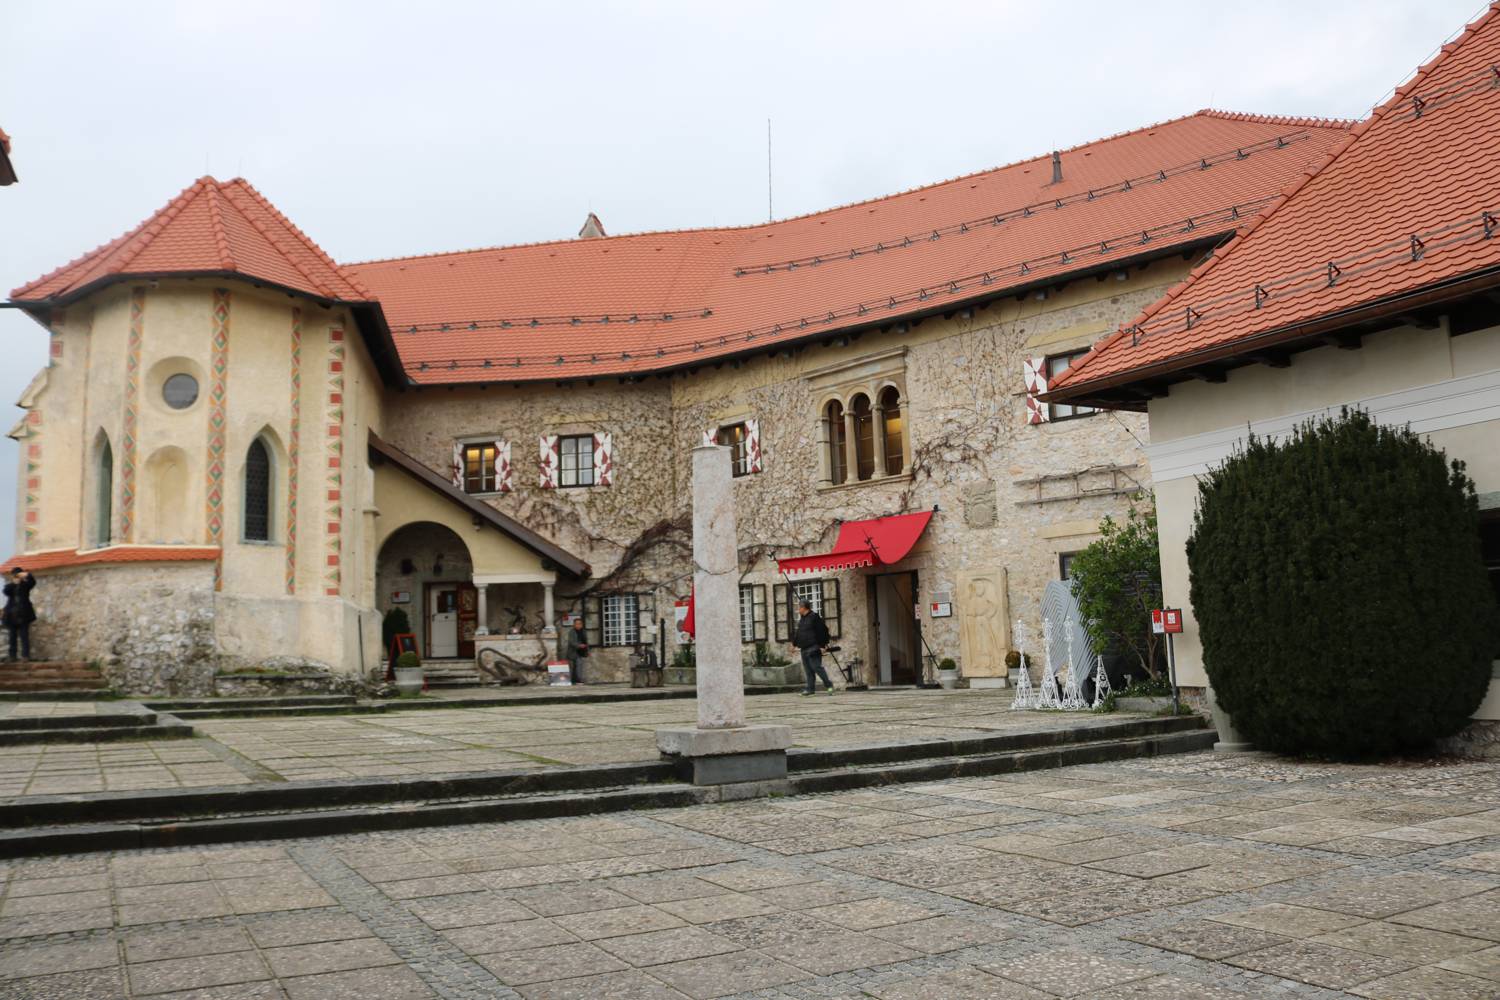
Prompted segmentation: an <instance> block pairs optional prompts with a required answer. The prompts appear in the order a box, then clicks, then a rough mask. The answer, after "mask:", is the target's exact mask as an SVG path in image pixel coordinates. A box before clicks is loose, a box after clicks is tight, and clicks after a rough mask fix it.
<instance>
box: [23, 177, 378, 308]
mask: <svg viewBox="0 0 1500 1000" xmlns="http://www.w3.org/2000/svg"><path fill="white" fill-rule="evenodd" d="M167 274H184V275H190V274H237V275H243V276H244V277H246V278H250V279H253V280H258V281H263V282H267V283H269V284H273V285H279V286H281V287H284V288H288V289H292V290H294V291H299V292H304V293H306V294H307V295H310V296H313V297H315V298H320V299H331V300H338V301H344V302H368V301H370V299H371V296H370V294H369V292H367V291H366V290H365V289H364V288H363V287H362V286H361V285H360V284H359V282H358V281H357V280H355V279H354V278H352V277H351V276H350V275H348V274H346V273H345V272H344V271H343V269H341V268H340V267H339V266H338V265H337V264H335V263H334V262H333V260H332V259H330V258H329V256H328V255H327V254H325V253H324V252H323V251H322V250H321V249H320V248H319V247H318V245H317V244H316V243H314V242H313V241H312V240H310V239H308V238H307V236H306V235H305V234H304V233H303V232H302V231H301V230H300V229H298V228H297V227H296V226H294V225H292V224H291V222H289V221H288V220H287V218H286V216H284V215H282V214H281V213H280V212H278V211H277V210H276V208H275V206H273V205H272V204H271V203H270V202H268V201H266V199H265V198H264V197H262V196H261V194H260V192H259V191H257V190H255V188H253V187H251V186H250V185H249V184H248V183H246V182H245V181H244V180H242V179H239V178H236V179H234V180H231V181H218V180H215V179H214V178H212V177H203V178H200V179H199V180H198V181H196V182H195V183H194V184H192V185H191V186H190V187H188V188H187V189H186V190H184V191H183V192H182V193H181V194H179V195H178V196H177V197H176V198H173V199H172V201H171V202H170V203H168V204H167V206H166V207H165V208H163V209H161V210H160V211H159V212H157V213H156V214H155V215H153V216H151V218H149V219H147V220H146V221H145V222H143V223H141V224H140V225H139V226H137V227H136V228H135V229H132V230H131V231H130V232H128V233H126V234H125V235H124V236H121V237H120V238H119V239H117V240H114V241H113V242H110V243H106V244H105V245H104V246H102V247H99V248H98V249H96V250H93V251H91V252H90V253H87V254H84V255H83V256H82V257H80V258H78V259H77V260H75V261H73V262H72V263H71V264H66V265H64V266H63V267H60V268H58V269H57V270H56V271H53V272H52V273H51V274H47V275H43V276H42V277H40V278H38V279H37V280H35V281H33V282H31V283H29V284H26V285H23V286H21V287H20V288H17V289H16V290H15V291H13V292H11V293H10V294H11V298H12V299H13V300H15V301H19V302H37V303H42V302H45V303H58V302H63V301H66V300H68V299H70V298H74V297H76V296H78V295H81V294H83V293H84V292H86V291H87V290H89V289H91V288H93V287H95V286H97V285H99V284H101V283H104V282H107V281H112V280H118V279H121V278H125V277H144V276H160V275H167Z"/></svg>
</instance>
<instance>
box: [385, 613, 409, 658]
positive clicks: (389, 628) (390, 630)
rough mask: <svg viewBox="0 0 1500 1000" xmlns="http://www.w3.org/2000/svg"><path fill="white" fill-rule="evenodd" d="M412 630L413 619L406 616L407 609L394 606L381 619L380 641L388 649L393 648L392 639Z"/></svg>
mask: <svg viewBox="0 0 1500 1000" xmlns="http://www.w3.org/2000/svg"><path fill="white" fill-rule="evenodd" d="M410 631H411V619H410V618H408V617H406V611H405V610H404V609H403V608H392V609H391V610H389V611H387V612H386V613H385V617H384V618H382V619H381V620H380V642H381V644H382V645H383V646H385V648H386V649H390V648H391V640H392V639H395V638H396V636H398V635H405V634H406V633H408V632H410Z"/></svg>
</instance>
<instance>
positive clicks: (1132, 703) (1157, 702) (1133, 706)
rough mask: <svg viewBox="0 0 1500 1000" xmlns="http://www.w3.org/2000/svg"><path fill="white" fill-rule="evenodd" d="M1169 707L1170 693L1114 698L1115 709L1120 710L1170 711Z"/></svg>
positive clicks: (1170, 702) (1170, 704)
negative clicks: (1148, 696)
mask: <svg viewBox="0 0 1500 1000" xmlns="http://www.w3.org/2000/svg"><path fill="white" fill-rule="evenodd" d="M1171 708H1172V696H1171V695H1156V696H1154V697H1150V698H1116V699H1115V709H1116V710H1117V711H1121V712H1149V713H1152V714H1154V713H1156V712H1161V711H1170V710H1171Z"/></svg>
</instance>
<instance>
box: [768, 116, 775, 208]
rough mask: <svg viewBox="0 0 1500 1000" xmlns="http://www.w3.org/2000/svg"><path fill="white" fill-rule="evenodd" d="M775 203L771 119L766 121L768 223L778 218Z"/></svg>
mask: <svg viewBox="0 0 1500 1000" xmlns="http://www.w3.org/2000/svg"><path fill="white" fill-rule="evenodd" d="M774 205H775V203H774V202H773V201H772V200H771V119H769V118H767V119H766V221H767V222H771V221H773V220H774V219H775V218H776V211H775V207H774Z"/></svg>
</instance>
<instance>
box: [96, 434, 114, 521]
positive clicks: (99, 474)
mask: <svg viewBox="0 0 1500 1000" xmlns="http://www.w3.org/2000/svg"><path fill="white" fill-rule="evenodd" d="M94 475H95V484H94V488H95V490H96V492H95V494H94V544H96V545H101V546H102V545H108V544H109V543H110V542H112V541H114V535H115V510H114V499H115V453H114V449H112V448H110V446H109V438H107V437H106V438H103V439H102V440H101V442H100V445H99V461H98V465H97V467H96V468H95V471H94Z"/></svg>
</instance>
